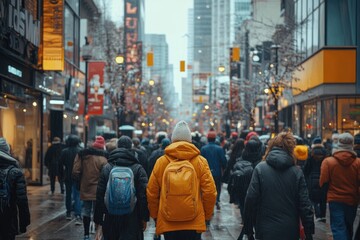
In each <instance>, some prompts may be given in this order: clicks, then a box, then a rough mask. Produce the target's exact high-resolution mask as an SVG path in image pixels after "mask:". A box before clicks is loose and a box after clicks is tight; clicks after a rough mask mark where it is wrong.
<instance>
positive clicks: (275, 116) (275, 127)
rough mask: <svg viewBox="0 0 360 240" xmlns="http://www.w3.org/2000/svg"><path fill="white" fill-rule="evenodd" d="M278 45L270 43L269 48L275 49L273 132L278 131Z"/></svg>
mask: <svg viewBox="0 0 360 240" xmlns="http://www.w3.org/2000/svg"><path fill="white" fill-rule="evenodd" d="M279 48H280V46H279V45H272V46H271V49H274V50H275V86H274V91H275V92H274V107H275V113H274V132H275V134H277V133H279V86H278V79H277V77H278V71H279V69H278V65H279V59H278V50H279Z"/></svg>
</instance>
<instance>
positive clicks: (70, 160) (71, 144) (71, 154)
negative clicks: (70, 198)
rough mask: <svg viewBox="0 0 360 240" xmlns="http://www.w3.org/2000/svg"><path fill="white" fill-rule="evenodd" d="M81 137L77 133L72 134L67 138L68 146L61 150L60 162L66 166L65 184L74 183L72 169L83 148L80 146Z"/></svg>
mask: <svg viewBox="0 0 360 240" xmlns="http://www.w3.org/2000/svg"><path fill="white" fill-rule="evenodd" d="M79 143H80V139H79V137H77V136H75V135H70V136H69V137H68V139H67V140H66V148H64V149H63V150H62V151H61V155H60V162H61V165H63V167H64V181H65V184H71V183H72V170H73V166H74V160H75V157H76V154H77V153H78V152H79V151H80V150H81V148H80V147H79Z"/></svg>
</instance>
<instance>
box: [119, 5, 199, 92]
mask: <svg viewBox="0 0 360 240" xmlns="http://www.w3.org/2000/svg"><path fill="white" fill-rule="evenodd" d="M112 1H113V8H112V9H113V10H114V12H113V15H114V17H118V16H119V14H121V15H123V12H124V11H123V6H122V4H123V1H120V0H112ZM189 8H193V0H145V33H147V34H149V33H157V34H165V35H166V41H167V43H168V45H169V62H170V64H173V65H174V84H175V88H176V91H177V92H178V93H179V94H181V77H186V72H185V73H180V67H179V66H180V63H179V62H180V60H187V40H188V39H187V37H186V36H185V34H187V33H188V29H187V27H188V9H189ZM120 9H121V10H120ZM154 60H155V61H156V59H154ZM179 97H180V96H179Z"/></svg>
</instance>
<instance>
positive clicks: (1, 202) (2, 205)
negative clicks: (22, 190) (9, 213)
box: [0, 166, 14, 212]
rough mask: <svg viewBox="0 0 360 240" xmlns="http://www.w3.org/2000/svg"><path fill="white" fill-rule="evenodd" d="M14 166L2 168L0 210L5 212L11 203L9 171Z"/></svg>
mask: <svg viewBox="0 0 360 240" xmlns="http://www.w3.org/2000/svg"><path fill="white" fill-rule="evenodd" d="M12 168H14V166H9V167H7V168H5V169H0V211H1V212H3V211H4V210H5V209H6V208H7V207H9V205H10V198H11V191H10V190H11V189H10V184H9V179H8V175H9V171H10V170H11V169H12Z"/></svg>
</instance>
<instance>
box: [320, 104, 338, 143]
mask: <svg viewBox="0 0 360 240" xmlns="http://www.w3.org/2000/svg"><path fill="white" fill-rule="evenodd" d="M321 109H322V116H321V119H322V121H321V127H322V138H323V139H325V140H326V139H331V136H332V133H333V131H335V130H337V121H336V104H335V99H328V100H324V101H322V106H321Z"/></svg>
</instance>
